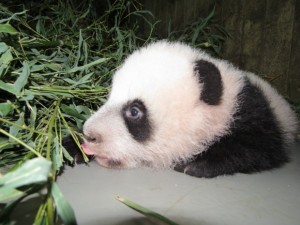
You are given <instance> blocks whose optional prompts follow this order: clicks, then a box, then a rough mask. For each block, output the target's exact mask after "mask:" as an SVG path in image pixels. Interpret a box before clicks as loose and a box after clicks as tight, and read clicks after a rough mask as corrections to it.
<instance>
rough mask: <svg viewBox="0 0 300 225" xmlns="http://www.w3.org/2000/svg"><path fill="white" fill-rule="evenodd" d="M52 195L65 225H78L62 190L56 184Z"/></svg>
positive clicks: (53, 186)
mask: <svg viewBox="0 0 300 225" xmlns="http://www.w3.org/2000/svg"><path fill="white" fill-rule="evenodd" d="M51 194H52V197H53V200H54V202H55V205H56V208H57V212H58V215H59V216H60V218H61V219H62V220H63V222H64V224H65V225H76V224H77V222H76V218H75V214H74V211H73V209H72V207H71V205H70V204H69V202H68V201H67V200H66V199H65V197H64V196H63V194H62V192H61V190H60V189H59V187H58V186H57V184H56V183H53V184H52V189H51Z"/></svg>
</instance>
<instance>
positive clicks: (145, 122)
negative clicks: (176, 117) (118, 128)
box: [122, 99, 152, 142]
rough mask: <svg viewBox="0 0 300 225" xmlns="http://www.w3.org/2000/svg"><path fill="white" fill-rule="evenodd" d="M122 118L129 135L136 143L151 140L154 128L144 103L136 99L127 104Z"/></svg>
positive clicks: (123, 109)
mask: <svg viewBox="0 0 300 225" xmlns="http://www.w3.org/2000/svg"><path fill="white" fill-rule="evenodd" d="M122 116H123V119H124V122H125V124H126V127H127V129H128V131H129V133H130V134H131V135H132V137H133V138H134V139H135V140H136V141H138V142H145V141H147V140H149V138H150V136H151V132H152V126H151V123H150V119H149V114H148V110H147V108H146V106H145V104H144V103H143V101H141V100H139V99H135V100H133V101H130V102H128V103H127V104H125V105H124V107H123V108H122Z"/></svg>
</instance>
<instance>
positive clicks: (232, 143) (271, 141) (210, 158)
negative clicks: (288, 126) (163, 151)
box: [175, 81, 288, 177]
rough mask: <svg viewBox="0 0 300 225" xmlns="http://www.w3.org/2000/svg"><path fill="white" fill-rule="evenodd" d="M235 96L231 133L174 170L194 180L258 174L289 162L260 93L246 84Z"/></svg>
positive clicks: (267, 106) (274, 123)
mask: <svg viewBox="0 0 300 225" xmlns="http://www.w3.org/2000/svg"><path fill="white" fill-rule="evenodd" d="M238 97H239V98H238V99H239V100H238V101H239V104H240V106H239V110H238V112H236V113H235V115H234V122H233V123H232V124H231V132H230V133H229V134H228V135H227V136H224V137H222V138H221V139H220V140H219V141H217V142H216V143H214V144H213V145H212V146H210V147H209V148H208V149H207V151H205V152H203V153H202V154H199V155H198V156H197V157H196V158H195V159H194V160H193V161H191V162H189V163H187V164H185V165H182V164H181V165H177V166H176V167H175V170H177V171H180V172H184V173H186V174H189V175H192V176H197V177H215V176H218V175H225V174H234V173H236V172H240V173H254V172H259V171H262V170H267V169H272V168H276V167H280V166H281V165H283V164H284V163H285V162H287V161H288V156H287V152H285V151H284V149H283V143H282V134H281V132H280V129H279V127H278V125H277V124H278V123H277V122H276V118H275V117H274V115H273V113H272V111H271V109H270V107H269V104H268V102H267V100H266V99H265V97H264V96H263V94H262V93H261V91H260V90H259V89H258V88H257V87H255V86H253V85H252V84H250V82H249V81H246V85H245V86H244V88H243V90H242V91H241V93H240V94H239V96H238Z"/></svg>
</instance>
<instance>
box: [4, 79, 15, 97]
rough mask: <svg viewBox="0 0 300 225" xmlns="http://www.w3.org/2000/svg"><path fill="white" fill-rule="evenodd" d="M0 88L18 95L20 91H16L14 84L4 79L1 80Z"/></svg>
mask: <svg viewBox="0 0 300 225" xmlns="http://www.w3.org/2000/svg"><path fill="white" fill-rule="evenodd" d="M0 89H2V90H4V91H7V92H9V93H11V94H13V95H16V96H17V95H18V94H19V93H18V92H17V91H16V89H15V87H14V85H13V84H9V83H4V82H3V81H2V80H0Z"/></svg>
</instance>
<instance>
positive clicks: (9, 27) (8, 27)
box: [0, 23, 19, 35]
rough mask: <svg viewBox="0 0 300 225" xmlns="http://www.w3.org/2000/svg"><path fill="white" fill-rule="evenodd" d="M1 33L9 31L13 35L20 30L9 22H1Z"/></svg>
mask: <svg viewBox="0 0 300 225" xmlns="http://www.w3.org/2000/svg"><path fill="white" fill-rule="evenodd" d="M0 33H9V34H12V35H16V34H18V33H19V32H18V31H17V30H16V29H15V28H14V27H13V26H12V25H10V24H9V23H5V24H0Z"/></svg>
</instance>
